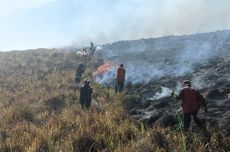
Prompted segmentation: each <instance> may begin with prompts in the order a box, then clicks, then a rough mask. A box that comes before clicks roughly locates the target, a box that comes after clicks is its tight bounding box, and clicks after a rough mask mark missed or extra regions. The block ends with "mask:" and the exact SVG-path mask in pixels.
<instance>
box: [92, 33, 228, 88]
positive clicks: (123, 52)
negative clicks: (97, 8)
mask: <svg viewBox="0 0 230 152" xmlns="http://www.w3.org/2000/svg"><path fill="white" fill-rule="evenodd" d="M229 42H230V32H229V31H223V32H214V33H207V34H197V35H191V36H179V37H178V36H177V37H166V38H158V39H142V40H139V41H138V40H135V41H121V42H115V43H112V44H108V45H103V46H100V47H99V48H100V49H97V51H96V52H97V53H98V54H100V55H101V56H102V57H103V58H104V59H105V60H108V61H110V62H113V63H114V65H117V66H115V68H114V69H115V70H114V71H113V74H112V73H111V74H109V75H108V76H105V77H103V78H102V79H101V80H98V82H102V83H104V82H106V81H107V80H108V79H111V77H112V76H113V79H115V72H116V67H118V65H119V64H120V63H123V64H124V65H125V69H126V82H132V83H145V82H148V81H149V80H151V79H156V78H160V77H163V76H174V77H176V76H182V75H185V74H187V73H192V72H193V70H194V69H195V68H196V67H197V65H202V64H207V63H208V62H209V61H210V59H213V60H215V58H216V57H218V56H219V55H220V54H226V53H227V52H228V51H229V50H228V47H226V45H228V44H229ZM110 76H111V77H110ZM199 79H203V78H201V77H199ZM199 79H198V78H196V79H194V80H193V81H194V84H196V85H197V86H198V88H200V87H202V86H201V84H202V83H201V82H202V80H199ZM200 83H201V84H200Z"/></svg>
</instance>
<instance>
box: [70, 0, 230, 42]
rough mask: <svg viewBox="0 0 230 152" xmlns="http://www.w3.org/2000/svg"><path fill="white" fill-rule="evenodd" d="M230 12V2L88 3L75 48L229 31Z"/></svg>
mask: <svg viewBox="0 0 230 152" xmlns="http://www.w3.org/2000/svg"><path fill="white" fill-rule="evenodd" d="M84 8H85V10H83V9H84ZM229 10H230V1H229V0H222V1H216V0H209V1H207V0H193V1H183V0H173V1H171V0H164V1H160V0H156V1H152V0H145V1H139V0H125V1H124V0H117V1H114V2H111V1H106V0H102V2H100V3H98V2H97V1H96V0H90V1H87V0H86V1H85V3H84V6H83V7H82V11H87V12H84V15H83V16H82V18H78V19H77V20H76V22H77V23H76V25H75V26H76V27H75V28H76V29H80V30H77V31H76V38H75V40H74V43H73V45H82V44H84V45H86V44H88V42H89V41H93V42H95V43H108V42H113V41H118V40H122V39H123V40H127V39H139V38H143V37H145V38H148V37H161V36H165V35H183V34H192V33H197V32H210V31H216V30H222V29H229V28H230V21H229V20H227V19H226V18H229V17H230V14H229ZM201 25H202V26H201Z"/></svg>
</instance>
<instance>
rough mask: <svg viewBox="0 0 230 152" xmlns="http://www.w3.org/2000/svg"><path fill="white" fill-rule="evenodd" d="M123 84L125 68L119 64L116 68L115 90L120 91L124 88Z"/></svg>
mask: <svg viewBox="0 0 230 152" xmlns="http://www.w3.org/2000/svg"><path fill="white" fill-rule="evenodd" d="M124 84H125V69H124V65H123V64H120V66H119V68H118V69H117V79H116V86H115V92H119V93H120V92H121V91H122V90H123V88H124Z"/></svg>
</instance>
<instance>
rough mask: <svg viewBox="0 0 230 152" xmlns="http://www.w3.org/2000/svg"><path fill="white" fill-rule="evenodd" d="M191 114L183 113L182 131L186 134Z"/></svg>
mask: <svg viewBox="0 0 230 152" xmlns="http://www.w3.org/2000/svg"><path fill="white" fill-rule="evenodd" d="M190 121H191V113H184V131H185V132H187V131H188V129H189V126H190Z"/></svg>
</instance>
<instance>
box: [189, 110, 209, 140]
mask: <svg viewBox="0 0 230 152" xmlns="http://www.w3.org/2000/svg"><path fill="white" fill-rule="evenodd" d="M192 116H193V119H194V121H195V123H196V125H197V126H198V127H199V128H200V129H201V130H202V131H203V133H204V135H205V136H206V137H207V139H209V140H210V138H211V134H210V133H209V131H208V130H207V128H206V126H205V125H204V124H203V123H202V122H201V121H200V119H199V118H198V117H197V113H193V114H192Z"/></svg>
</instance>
